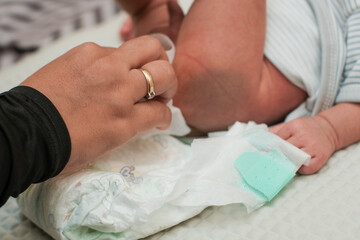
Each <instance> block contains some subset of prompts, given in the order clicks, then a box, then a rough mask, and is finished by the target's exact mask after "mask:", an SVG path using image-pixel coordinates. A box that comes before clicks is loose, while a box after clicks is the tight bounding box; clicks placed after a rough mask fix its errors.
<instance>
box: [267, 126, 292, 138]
mask: <svg viewBox="0 0 360 240" xmlns="http://www.w3.org/2000/svg"><path fill="white" fill-rule="evenodd" d="M269 131H270V132H271V133H274V134H276V135H278V136H279V137H281V138H282V139H284V140H287V139H289V138H290V137H291V136H292V132H291V130H290V129H289V128H288V127H287V126H286V123H282V124H278V125H275V126H273V127H271V128H270V129H269Z"/></svg>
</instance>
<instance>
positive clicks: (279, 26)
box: [265, 0, 360, 120]
mask: <svg viewBox="0 0 360 240" xmlns="http://www.w3.org/2000/svg"><path fill="white" fill-rule="evenodd" d="M265 55H266V56H267V58H268V59H269V60H270V61H271V62H272V63H273V64H274V65H275V66H276V67H277V68H278V69H279V70H280V71H281V72H282V73H283V74H284V75H285V76H286V77H287V78H288V79H289V80H290V81H291V82H292V83H293V84H295V85H296V86H298V87H300V88H301V89H303V90H304V91H306V92H307V94H308V98H307V99H306V101H305V102H303V103H302V104H301V105H300V106H299V107H298V108H296V109H295V110H294V111H292V112H291V113H290V114H289V115H288V116H287V119H286V120H291V119H294V118H298V117H303V116H310V115H315V114H317V113H319V112H320V111H323V110H325V109H328V108H330V107H331V106H333V105H334V104H336V103H340V102H360V96H359V94H357V93H358V92H359V91H360V61H359V60H360V1H358V0H341V1H340V0H321V1H307V0H292V1H281V0H268V1H267V32H266V41H265Z"/></svg>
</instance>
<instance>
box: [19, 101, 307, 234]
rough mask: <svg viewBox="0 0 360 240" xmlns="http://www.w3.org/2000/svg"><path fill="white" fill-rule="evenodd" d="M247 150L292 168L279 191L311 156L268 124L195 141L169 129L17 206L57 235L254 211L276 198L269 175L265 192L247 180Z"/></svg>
mask: <svg viewBox="0 0 360 240" xmlns="http://www.w3.org/2000/svg"><path fill="white" fill-rule="evenodd" d="M171 108H173V109H175V108H174V107H171ZM180 117H181V116H180V115H179V116H178V119H177V120H175V121H177V122H178V123H179V122H181V121H182V123H183V127H184V128H183V131H184V132H185V131H187V130H186V125H185V122H184V120H183V119H181V118H180ZM178 133H179V131H178ZM274 152H277V153H275V154H274ZM243 154H245V155H246V154H263V155H265V156H271V157H272V158H273V159H275V161H278V164H280V166H281V167H284V168H286V169H287V170H289V169H291V173H290V174H289V175H286V174H285V177H284V178H283V179H282V180H279V179H278V180H277V181H275V182H281V184H278V185H277V188H275V189H276V191H275V194H276V193H277V192H278V191H279V190H280V189H281V188H282V187H283V185H285V184H286V181H288V180H290V179H291V178H292V177H293V176H294V174H295V172H296V171H297V169H298V168H299V167H300V166H301V165H302V164H303V163H304V162H305V161H307V160H308V159H309V156H308V155H307V154H305V153H304V152H302V151H301V150H299V149H297V148H296V147H294V146H292V145H291V144H289V143H287V142H285V141H283V140H282V139H280V138H279V137H277V136H275V135H273V134H272V133H269V132H268V131H267V127H266V126H265V125H256V124H254V123H249V124H243V123H236V124H235V125H234V126H233V127H232V128H230V130H229V131H227V132H223V133H220V134H216V136H213V137H210V138H206V139H196V140H194V142H193V143H192V145H191V146H189V145H186V144H183V143H182V142H180V141H179V140H177V139H176V138H174V137H172V136H170V135H169V134H159V133H154V134H151V135H146V136H144V135H143V136H140V137H137V138H135V139H133V140H132V141H130V142H128V143H127V144H125V145H123V146H121V147H120V148H118V149H116V150H115V151H113V152H111V153H109V154H108V155H106V156H103V157H102V158H101V159H99V160H98V161H96V162H94V163H93V164H91V165H89V166H87V167H86V168H84V169H82V170H81V171H78V172H75V173H73V174H68V175H63V176H59V177H56V178H53V179H50V180H48V181H47V182H44V183H40V184H35V185H32V186H31V187H30V188H29V189H28V190H27V191H26V192H24V193H23V194H21V195H20V197H19V206H20V208H21V210H22V211H23V213H24V214H25V215H26V216H27V217H28V218H30V219H31V220H32V221H33V222H34V223H35V224H36V225H38V226H39V227H41V228H42V229H43V230H45V231H46V232H47V233H49V234H50V235H51V236H52V237H54V238H55V239H138V238H143V237H146V236H149V235H151V234H154V233H156V232H158V231H161V230H163V229H166V228H169V227H171V226H174V225H176V224H178V223H180V222H182V221H184V220H186V219H189V218H191V217H193V216H195V215H197V214H198V213H200V212H201V211H202V210H204V209H205V208H206V207H208V206H215V205H217V206H221V205H227V204H232V203H239V204H243V205H244V206H245V207H246V208H247V209H248V210H249V211H252V210H254V209H256V208H258V207H260V206H262V205H263V204H264V203H265V202H266V201H268V200H270V199H269V198H268V196H271V198H272V197H274V195H271V194H270V195H268V192H266V190H267V189H268V188H267V186H266V184H267V183H269V182H266V181H265V183H266V184H265V188H264V189H265V191H264V192H263V193H262V194H259V192H261V189H260V190H259V189H257V190H256V191H254V189H253V187H251V186H250V184H247V185H246V184H244V182H246V181H249V180H248V177H249V176H248V175H249V173H250V177H251V174H252V173H254V171H250V170H249V171H248V172H246V171H247V170H245V172H242V171H239V170H238V167H237V165H238V162H237V161H238V159H239V157H240V156H242V155H243ZM268 154H269V155H268ZM245 159H246V157H245ZM249 159H251V160H254V159H253V158H249ZM260 162H262V161H260ZM242 164H245V165H246V164H248V165H249V164H251V163H247V162H245V163H242ZM240 165H241V164H240ZM271 165H272V164H270V165H269V166H271ZM276 166H277V167H278V165H276ZM255 169H256V168H255ZM270 173H271V172H270ZM243 175H244V176H245V175H247V176H245V178H243ZM270 176H271V174H270ZM273 177H275V178H276V177H278V176H273ZM257 186H259V185H257ZM260 186H261V184H260ZM263 186H264V185H263ZM273 189H274V187H272V188H271V189H270V190H273ZM269 192H271V191H269ZM264 196H265V197H264Z"/></svg>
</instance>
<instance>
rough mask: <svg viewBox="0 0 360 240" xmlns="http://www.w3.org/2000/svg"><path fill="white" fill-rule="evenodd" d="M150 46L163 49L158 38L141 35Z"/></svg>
mask: <svg viewBox="0 0 360 240" xmlns="http://www.w3.org/2000/svg"><path fill="white" fill-rule="evenodd" d="M141 38H142V39H143V40H144V41H145V42H146V43H147V45H148V46H149V47H150V48H153V49H156V50H162V46H161V43H160V41H159V40H158V39H156V38H155V37H153V36H150V35H145V36H142V37H141Z"/></svg>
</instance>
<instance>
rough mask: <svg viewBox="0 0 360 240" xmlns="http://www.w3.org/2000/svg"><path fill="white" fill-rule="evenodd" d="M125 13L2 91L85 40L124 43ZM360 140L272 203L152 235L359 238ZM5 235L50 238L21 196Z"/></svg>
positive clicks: (20, 72)
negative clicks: (24, 208) (22, 207)
mask: <svg viewBox="0 0 360 240" xmlns="http://www.w3.org/2000/svg"><path fill="white" fill-rule="evenodd" d="M123 20H124V16H123V15H119V16H118V17H116V18H114V19H113V20H112V21H109V22H108V23H106V24H103V25H101V26H99V27H96V28H93V29H91V30H87V31H82V32H79V33H77V34H75V35H73V36H71V37H68V38H66V39H63V40H60V41H58V42H57V43H55V44H53V45H51V46H49V47H46V48H44V49H43V50H41V51H40V52H38V53H36V54H34V55H32V56H30V57H28V58H26V59H24V60H22V61H21V62H20V63H18V64H16V65H15V66H14V67H10V68H9V69H7V70H5V71H3V72H0V91H6V90H8V89H10V88H11V87H13V86H16V85H17V84H19V83H20V82H21V81H23V80H24V79H25V78H26V77H27V76H29V75H30V74H32V73H33V72H34V71H36V70H37V69H38V68H40V67H41V66H43V65H44V64H46V63H47V62H49V61H50V60H52V59H54V58H55V57H57V56H59V55H60V54H62V53H63V52H64V51H66V50H68V49H70V48H71V47H73V46H75V45H78V44H80V43H82V42H85V41H94V42H96V43H98V44H100V45H107V46H117V45H119V44H120V42H119V40H118V39H117V33H116V31H114V29H118V27H119V25H120V22H121V21H123ZM359 171H360V143H357V144H354V145H352V146H350V147H348V148H346V149H344V150H341V151H338V152H337V153H336V154H334V155H333V156H332V158H331V159H330V160H329V162H328V163H327V164H326V166H325V167H324V168H323V169H322V170H321V171H320V172H319V173H317V174H314V175H311V176H297V177H295V179H294V180H293V181H291V182H290V183H289V184H288V185H287V186H286V187H285V188H284V189H283V190H282V191H281V192H280V194H279V195H277V196H276V197H275V198H274V199H273V200H272V202H270V203H268V204H266V205H265V206H263V207H262V208H260V209H258V210H256V211H254V212H252V213H251V214H246V212H245V208H244V207H242V206H241V205H236V204H235V205H228V206H224V207H209V208H207V209H206V210H204V211H203V212H202V213H201V214H199V215H198V216H196V217H194V218H192V219H190V220H188V221H185V222H183V223H181V224H179V225H177V226H175V227H173V228H170V229H168V230H165V231H163V232H160V233H158V234H156V235H153V236H151V237H149V238H148V239H151V240H157V239H159V240H160V239H161V240H164V239H259V240H260V239H261V240H263V239H280V240H281V239H312V240H313V239H314V240H316V239H326V240H328V239H330V240H331V239H359V236H360V204H359V203H360V174H359ZM0 239H4V240H9V239H38V240H43V239H50V237H49V236H47V235H46V234H45V233H44V232H43V231H42V230H40V229H39V228H37V227H36V226H35V225H34V224H32V223H31V222H30V221H29V220H27V219H26V218H25V217H23V216H22V215H21V213H20V212H19V209H18V206H17V203H16V200H15V199H10V200H9V201H8V202H7V203H6V205H5V206H3V207H2V208H1V209H0Z"/></svg>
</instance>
